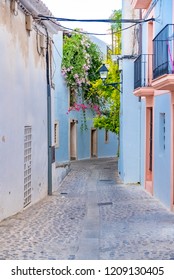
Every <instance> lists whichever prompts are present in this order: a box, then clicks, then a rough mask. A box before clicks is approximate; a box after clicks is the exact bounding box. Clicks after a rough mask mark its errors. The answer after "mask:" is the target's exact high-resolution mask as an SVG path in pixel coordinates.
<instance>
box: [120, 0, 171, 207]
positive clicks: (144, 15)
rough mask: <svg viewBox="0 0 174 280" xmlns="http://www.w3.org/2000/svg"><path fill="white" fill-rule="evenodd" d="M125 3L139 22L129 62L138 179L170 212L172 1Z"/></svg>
mask: <svg viewBox="0 0 174 280" xmlns="http://www.w3.org/2000/svg"><path fill="white" fill-rule="evenodd" d="M123 2H125V1H123ZM130 2H131V8H132V9H133V11H137V12H139V15H140V16H141V19H142V20H143V22H142V24H141V25H140V26H139V32H140V35H141V36H140V37H139V41H138V43H139V52H138V53H137V57H136V59H135V61H134V66H133V68H134V78H133V81H134V89H133V94H134V98H137V100H139V101H140V102H141V119H140V123H141V126H140V129H139V130H138V133H139V136H138V138H139V140H140V143H141V149H140V151H141V154H140V162H141V166H142V169H141V170H140V171H141V175H140V178H141V183H142V185H144V187H145V189H146V190H147V191H148V192H150V193H151V194H152V195H154V196H155V197H156V198H158V199H159V200H160V201H161V202H162V203H163V204H164V205H165V206H166V207H167V208H169V209H171V210H173V205H174V176H173V173H174V148H173V146H174V125H173V118H174V97H173V92H174V54H173V49H174V36H173V34H174V28H173V26H174V25H173V24H174V1H172V0H168V1H164V0H152V1H150V0H146V1H140V0H134V1H130ZM135 133H136V129H135ZM140 171H139V172H140Z"/></svg>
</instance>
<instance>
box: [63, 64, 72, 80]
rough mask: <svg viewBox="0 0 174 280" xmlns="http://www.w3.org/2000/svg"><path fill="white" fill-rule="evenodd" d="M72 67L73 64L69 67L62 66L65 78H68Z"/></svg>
mask: <svg viewBox="0 0 174 280" xmlns="http://www.w3.org/2000/svg"><path fill="white" fill-rule="evenodd" d="M72 69H73V66H70V67H68V68H65V67H63V68H62V75H63V76H64V78H67V73H68V72H71V70H72Z"/></svg>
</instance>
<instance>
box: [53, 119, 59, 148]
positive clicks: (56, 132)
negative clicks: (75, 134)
mask: <svg viewBox="0 0 174 280" xmlns="http://www.w3.org/2000/svg"><path fill="white" fill-rule="evenodd" d="M54 145H55V147H56V148H58V147H59V121H55V123H54Z"/></svg>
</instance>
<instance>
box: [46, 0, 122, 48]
mask: <svg viewBox="0 0 174 280" xmlns="http://www.w3.org/2000/svg"><path fill="white" fill-rule="evenodd" d="M42 2H44V3H45V5H46V6H47V7H48V8H49V10H50V11H51V12H52V14H53V15H54V16H55V17H58V18H70V19H73V18H74V19H109V17H110V16H111V14H112V12H113V10H118V9H121V3H122V0H105V1H104V0H42ZM60 24H62V25H63V26H65V27H68V28H72V29H74V28H82V29H83V30H84V31H87V32H91V33H109V31H108V29H109V27H110V24H108V23H94V22H93V23H81V22H60ZM96 37H98V38H99V39H101V40H103V41H105V42H106V43H108V44H111V35H107V36H96Z"/></svg>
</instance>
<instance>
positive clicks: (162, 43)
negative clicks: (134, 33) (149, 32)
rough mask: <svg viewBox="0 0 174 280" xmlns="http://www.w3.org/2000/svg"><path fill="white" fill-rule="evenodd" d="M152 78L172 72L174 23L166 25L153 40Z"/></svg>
mask: <svg viewBox="0 0 174 280" xmlns="http://www.w3.org/2000/svg"><path fill="white" fill-rule="evenodd" d="M153 50H154V60H153V79H156V78H158V77H160V76H162V75H164V74H174V25H173V24H168V25H166V26H165V27H164V28H163V29H162V30H161V32H160V33H159V34H158V35H157V36H156V37H155V38H154V40H153Z"/></svg>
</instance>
